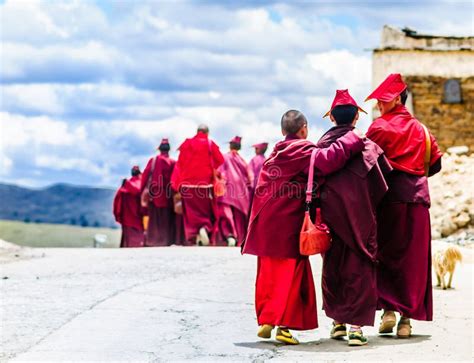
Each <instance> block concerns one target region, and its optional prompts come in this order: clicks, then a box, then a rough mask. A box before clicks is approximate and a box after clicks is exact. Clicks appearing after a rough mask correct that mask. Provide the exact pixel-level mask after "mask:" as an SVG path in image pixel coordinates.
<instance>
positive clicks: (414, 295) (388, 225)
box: [367, 105, 442, 320]
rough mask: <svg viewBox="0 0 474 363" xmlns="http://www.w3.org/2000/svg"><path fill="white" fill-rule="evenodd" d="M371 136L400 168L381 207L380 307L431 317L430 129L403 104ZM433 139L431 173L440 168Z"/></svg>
mask: <svg viewBox="0 0 474 363" xmlns="http://www.w3.org/2000/svg"><path fill="white" fill-rule="evenodd" d="M367 136H368V137H369V138H370V139H371V140H373V141H375V142H376V143H377V144H378V145H379V146H380V147H381V148H382V149H383V150H384V152H385V155H386V157H387V158H388V159H389V161H390V163H391V165H392V167H393V168H394V169H395V170H394V171H393V172H392V173H391V174H390V175H389V176H388V177H387V183H388V186H389V191H388V193H387V194H386V196H385V197H384V200H383V202H382V205H381V206H380V208H379V210H378V216H377V219H378V221H379V223H378V247H379V251H378V260H379V265H378V268H377V288H378V295H379V301H378V308H379V309H387V310H394V311H398V312H400V313H401V314H402V315H404V316H406V317H408V318H413V319H417V320H432V318H433V297H432V286H431V232H430V231H431V228H430V216H429V206H430V198H429V189H428V179H427V177H425V176H424V175H423V172H424V170H423V166H424V154H425V133H424V131H423V128H422V127H421V125H420V123H419V121H418V120H417V119H415V118H414V117H413V116H412V115H411V114H410V113H409V112H408V110H407V109H406V108H405V107H404V106H401V105H399V106H397V107H396V108H395V109H394V110H393V111H392V112H390V113H389V114H386V115H384V116H383V117H381V118H378V119H377V120H375V121H374V122H373V123H372V125H371V126H370V127H369V130H368V132H367ZM430 138H431V158H430V175H432V174H434V173H436V172H438V171H439V170H440V169H441V155H442V154H441V152H440V150H439V148H438V145H437V143H436V140H435V138H434V137H433V136H432V135H431V134H430Z"/></svg>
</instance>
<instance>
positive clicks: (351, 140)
mask: <svg viewBox="0 0 474 363" xmlns="http://www.w3.org/2000/svg"><path fill="white" fill-rule="evenodd" d="M364 148H365V144H364V139H363V138H362V137H361V136H359V135H358V134H357V133H355V132H354V131H350V132H348V133H347V134H345V135H344V136H342V137H340V138H339V139H337V141H336V142H334V143H333V144H331V145H330V146H329V147H327V148H323V149H318V151H317V153H316V159H315V163H314V165H315V168H316V170H315V172H316V173H317V174H319V175H328V174H331V173H334V172H335V171H337V170H339V169H341V168H342V167H343V166H344V165H345V164H346V162H347V161H348V160H350V159H351V158H352V157H353V156H354V155H356V154H358V153H360V152H361V151H362V150H364Z"/></svg>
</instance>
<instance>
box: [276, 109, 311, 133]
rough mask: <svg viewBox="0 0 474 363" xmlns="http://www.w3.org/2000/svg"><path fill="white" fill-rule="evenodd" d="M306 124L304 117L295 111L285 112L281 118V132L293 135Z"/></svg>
mask: <svg viewBox="0 0 474 363" xmlns="http://www.w3.org/2000/svg"><path fill="white" fill-rule="evenodd" d="M307 124H308V121H307V120H306V117H305V116H304V115H303V114H302V113H301V112H300V111H297V110H289V111H286V112H285V114H284V115H283V116H282V118H281V130H282V131H283V132H285V133H286V134H293V135H294V134H296V133H297V132H298V131H299V130H300V129H301V128H302V127H303V126H304V125H307Z"/></svg>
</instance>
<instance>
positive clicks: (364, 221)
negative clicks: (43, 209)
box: [114, 74, 442, 346]
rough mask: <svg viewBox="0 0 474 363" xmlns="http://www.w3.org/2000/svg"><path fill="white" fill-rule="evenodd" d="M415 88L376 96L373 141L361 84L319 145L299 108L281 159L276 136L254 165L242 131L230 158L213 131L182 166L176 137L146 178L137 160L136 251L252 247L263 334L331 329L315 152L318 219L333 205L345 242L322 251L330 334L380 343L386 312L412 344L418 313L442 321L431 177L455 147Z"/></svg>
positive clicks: (286, 124) (128, 227) (130, 222)
mask: <svg viewBox="0 0 474 363" xmlns="http://www.w3.org/2000/svg"><path fill="white" fill-rule="evenodd" d="M407 96H408V92H407V85H406V84H405V82H404V81H403V79H402V77H401V75H400V74H390V75H389V76H388V77H387V78H386V79H385V80H384V81H383V82H382V83H381V84H380V85H379V86H378V87H377V88H376V89H375V90H374V91H373V92H372V93H371V94H370V95H369V96H368V97H367V99H366V101H367V100H369V99H375V100H377V108H378V110H379V112H380V117H378V118H377V119H375V120H374V121H373V122H372V124H371V125H370V127H369V129H368V131H367V134H366V135H363V134H362V133H361V132H360V131H359V130H358V129H356V128H355V126H356V123H357V121H358V118H359V113H360V112H364V113H366V112H365V111H364V110H363V109H362V108H361V107H360V106H359V105H358V104H357V103H356V101H355V100H354V99H353V98H352V97H351V95H350V94H349V91H348V90H337V91H336V96H335V98H334V101H333V103H332V105H331V107H330V109H329V111H328V112H327V113H326V114H325V115H324V117H327V116H329V118H330V120H331V122H332V123H333V124H334V126H333V127H332V128H330V129H329V130H328V131H327V132H326V133H325V134H324V135H323V136H322V137H321V139H320V140H319V141H317V142H316V143H313V142H311V141H309V140H308V130H309V128H308V121H307V119H306V117H305V116H304V115H303V114H302V113H301V112H300V111H297V110H290V111H287V112H286V113H285V114H284V115H283V116H282V118H281V131H282V134H283V136H284V139H283V140H282V141H280V142H278V143H277V144H276V145H275V147H274V149H273V151H272V153H271V154H270V155H269V157H268V159H266V158H265V156H264V154H265V151H266V149H267V144H265V143H263V144H259V145H254V147H255V150H256V154H257V155H256V157H255V158H254V159H252V161H251V162H250V164H249V165H247V163H246V162H245V161H244V160H243V158H242V157H241V156H240V155H239V150H240V148H241V138H239V137H235V138H233V139H232V140H230V142H229V149H230V151H229V152H228V153H227V154H225V155H222V154H221V152H220V150H219V147H218V146H217V145H216V144H215V143H214V142H213V141H212V140H211V139H209V137H208V134H209V129H208V127H207V126H206V125H200V126H199V127H198V131H197V134H196V136H194V137H193V138H190V139H187V140H186V141H184V143H183V144H182V145H181V146H180V147H179V157H178V160H177V162H175V161H174V160H172V159H171V158H170V157H169V155H168V153H169V150H170V145H169V143H168V141H167V140H166V139H164V140H163V141H162V142H161V144H160V146H159V148H158V149H159V151H160V154H159V155H157V156H155V157H153V158H152V159H150V161H149V162H148V164H147V166H146V168H145V170H144V172H143V175H141V173H140V170H139V169H138V167H134V168H133V169H132V177H131V178H130V179H129V180H124V182H123V185H122V187H121V188H120V189H119V191H118V192H117V195H116V198H115V202H114V213H115V216H116V219H117V221H118V222H119V223H121V224H122V228H123V237H122V245H123V246H139V245H140V246H143V245H145V246H164V245H170V244H171V243H175V244H183V245H229V246H241V249H242V253H246V254H252V255H256V256H257V257H258V259H257V278H256V285H255V308H256V314H257V322H258V324H259V328H258V333H257V335H258V336H259V337H261V338H267V339H268V338H270V337H271V336H272V331H273V330H274V328H275V327H276V328H277V330H276V335H275V338H276V340H278V341H280V342H283V343H286V344H299V341H298V339H297V338H296V337H294V336H293V334H292V333H291V331H290V330H309V329H315V328H317V327H318V318H317V309H316V294H315V286H314V281H313V273H312V270H311V265H310V260H309V258H308V256H303V255H302V254H301V253H300V249H299V238H300V231H301V228H302V223H303V219H304V215H305V211H306V210H307V209H306V208H307V206H306V198H305V196H306V186H307V183H308V175H309V169H310V159H312V160H313V161H314V175H315V176H316V180H315V182H314V184H313V190H312V196H313V198H312V202H311V205H310V208H309V209H310V210H311V212H312V217H313V218H314V214H315V212H316V211H318V212H319V211H320V212H321V215H322V220H323V222H324V223H325V224H327V226H328V227H329V229H330V231H331V236H332V242H331V247H330V248H329V250H328V251H327V252H325V253H324V254H323V255H322V257H323V268H322V294H323V310H324V311H325V314H326V315H327V316H328V317H329V318H331V319H332V320H333V325H332V329H331V333H330V337H331V338H333V339H339V340H344V339H343V338H345V337H346V336H347V337H348V339H347V341H348V344H349V345H350V346H361V345H365V344H367V342H368V339H367V337H365V336H364V334H363V332H362V327H363V326H373V325H374V321H375V313H376V311H377V310H383V314H382V320H381V322H380V326H379V333H380V334H390V333H393V329H394V328H395V327H396V335H397V337H399V338H409V337H410V336H411V334H412V327H411V323H410V319H415V320H425V321H431V320H432V317H433V301H432V300H433V299H432V285H431V234H430V230H431V229H430V215H429V207H430V197H429V189H428V180H427V179H428V177H429V176H431V175H434V174H436V173H437V172H439V171H440V170H441V156H442V153H441V152H440V150H439V148H438V145H437V143H436V140H435V138H434V137H433V135H432V134H431V133H430V132H429V130H428V129H427V128H426V126H424V125H423V124H421V123H420V122H419V121H418V120H417V119H416V118H415V117H414V116H413V115H411V114H410V112H409V111H408V109H407V108H406V107H405V102H406V100H407ZM145 214H147V215H148V226H147V228H146V233H145V234H144V233H143V231H144V227H143V222H142V216H143V215H145ZM143 236H145V237H143ZM396 314H399V316H400V317H399V319H398V322H397V317H396Z"/></svg>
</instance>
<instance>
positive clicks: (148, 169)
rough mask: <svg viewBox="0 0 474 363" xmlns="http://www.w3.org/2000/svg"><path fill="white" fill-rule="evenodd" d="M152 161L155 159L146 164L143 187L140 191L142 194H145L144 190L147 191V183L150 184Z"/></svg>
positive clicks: (142, 181)
mask: <svg viewBox="0 0 474 363" xmlns="http://www.w3.org/2000/svg"><path fill="white" fill-rule="evenodd" d="M152 160H153V158H151V159H150V160H148V163H147V164H146V167H145V170H143V174H142V180H141V187H140V190H141V191H142V192H143V189H145V186H146V183H147V182H148V178H149V177H150V172H151V163H152Z"/></svg>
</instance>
